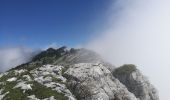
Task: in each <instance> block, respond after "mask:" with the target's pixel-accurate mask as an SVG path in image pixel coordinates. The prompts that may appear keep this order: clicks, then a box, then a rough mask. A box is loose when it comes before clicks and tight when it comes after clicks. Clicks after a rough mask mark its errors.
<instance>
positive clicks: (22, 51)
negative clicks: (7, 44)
mask: <svg viewBox="0 0 170 100" xmlns="http://www.w3.org/2000/svg"><path fill="white" fill-rule="evenodd" d="M34 52H35V51H33V50H32V49H29V48H25V47H11V48H0V72H4V71H6V70H8V69H10V68H13V67H16V66H17V65H20V64H22V63H26V62H28V61H29V60H30V58H31V57H32V56H33V55H34V54H35V53H34Z"/></svg>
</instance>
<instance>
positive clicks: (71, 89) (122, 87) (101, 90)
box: [0, 47, 159, 100]
mask: <svg viewBox="0 0 170 100" xmlns="http://www.w3.org/2000/svg"><path fill="white" fill-rule="evenodd" d="M0 100H159V98H158V95H157V91H156V89H155V88H154V87H153V85H151V84H150V83H149V81H148V80H147V79H146V78H145V77H144V76H143V75H142V74H141V73H140V71H139V70H138V69H137V68H136V67H135V66H132V65H124V66H122V67H120V68H116V67H114V66H112V65H111V64H109V63H107V62H106V61H104V60H103V59H102V58H101V57H100V56H99V55H98V54H96V53H95V52H93V51H90V50H87V49H70V50H67V49H66V47H61V48H59V49H57V50H56V49H53V48H49V49H48V50H46V51H43V52H41V53H39V54H38V55H36V56H35V57H33V58H32V61H30V62H28V63H26V64H22V65H20V66H17V67H15V68H13V69H11V70H9V71H7V72H5V73H1V74H0Z"/></svg>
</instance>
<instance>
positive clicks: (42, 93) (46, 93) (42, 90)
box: [25, 81, 68, 100]
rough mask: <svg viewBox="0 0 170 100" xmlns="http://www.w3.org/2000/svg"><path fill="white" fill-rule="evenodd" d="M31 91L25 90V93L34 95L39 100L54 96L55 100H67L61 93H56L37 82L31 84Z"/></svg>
mask: <svg viewBox="0 0 170 100" xmlns="http://www.w3.org/2000/svg"><path fill="white" fill-rule="evenodd" d="M32 84H33V86H32V90H27V91H26V92H25V93H26V94H29V95H35V96H36V97H37V98H39V99H44V98H49V97H51V96H54V97H55V98H56V99H57V100H68V98H67V97H65V96H64V94H62V93H58V92H57V91H54V90H52V89H51V88H47V87H45V86H44V85H41V84H40V83H38V82H35V81H34V82H33V83H32Z"/></svg>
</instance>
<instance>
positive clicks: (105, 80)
mask: <svg viewBox="0 0 170 100" xmlns="http://www.w3.org/2000/svg"><path fill="white" fill-rule="evenodd" d="M65 77H66V78H67V79H68V82H67V84H68V86H69V87H70V89H71V90H72V92H73V94H74V95H76V97H77V99H79V100H137V98H136V97H135V96H134V95H133V94H132V93H130V92H129V91H128V90H127V88H126V87H125V86H124V85H123V84H122V83H120V82H119V80H117V79H116V78H114V77H113V76H112V74H111V72H110V71H109V70H108V69H107V68H106V67H105V66H103V65H102V64H99V63H97V64H94V63H79V64H75V65H73V66H72V67H70V68H69V69H68V70H67V71H66V72H65Z"/></svg>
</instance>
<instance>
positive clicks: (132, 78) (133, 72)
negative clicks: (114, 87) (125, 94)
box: [113, 64, 159, 100]
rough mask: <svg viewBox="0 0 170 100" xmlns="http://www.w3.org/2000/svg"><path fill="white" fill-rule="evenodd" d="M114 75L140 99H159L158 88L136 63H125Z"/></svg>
mask: <svg viewBox="0 0 170 100" xmlns="http://www.w3.org/2000/svg"><path fill="white" fill-rule="evenodd" d="M113 75H114V76H115V77H116V78H117V79H118V80H119V81H120V82H121V83H123V84H124V85H125V86H126V87H127V89H128V90H129V91H130V92H132V93H133V94H134V95H135V96H136V97H137V98H139V99H140V100H159V98H158V92H157V90H156V89H155V88H154V86H153V85H152V84H150V82H149V81H148V79H147V78H146V77H145V76H144V75H142V74H141V72H140V71H139V70H138V69H137V68H136V66H135V65H131V64H130V65H123V66H121V67H119V68H117V69H115V71H114V72H113Z"/></svg>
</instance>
